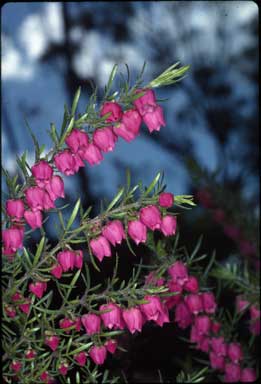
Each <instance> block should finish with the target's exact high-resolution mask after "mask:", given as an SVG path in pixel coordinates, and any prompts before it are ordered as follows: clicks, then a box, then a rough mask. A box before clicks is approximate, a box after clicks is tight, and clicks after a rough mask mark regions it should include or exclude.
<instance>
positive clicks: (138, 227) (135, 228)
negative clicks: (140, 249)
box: [128, 220, 147, 245]
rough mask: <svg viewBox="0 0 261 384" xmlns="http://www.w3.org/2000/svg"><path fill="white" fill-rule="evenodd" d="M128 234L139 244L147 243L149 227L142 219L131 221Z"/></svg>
mask: <svg viewBox="0 0 261 384" xmlns="http://www.w3.org/2000/svg"><path fill="white" fill-rule="evenodd" d="M128 234H129V236H130V237H131V239H132V240H133V241H134V242H135V243H136V244H137V245H138V244H139V243H145V242H146V240H147V227H146V225H144V224H143V223H142V222H141V221H140V220H133V221H129V223H128Z"/></svg>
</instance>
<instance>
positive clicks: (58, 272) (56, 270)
mask: <svg viewBox="0 0 261 384" xmlns="http://www.w3.org/2000/svg"><path fill="white" fill-rule="evenodd" d="M50 272H51V274H52V275H53V276H54V277H56V278H57V279H60V278H61V276H62V274H63V268H62V266H61V265H60V264H58V263H57V264H55V265H54V266H53V267H52V269H51V271H50Z"/></svg>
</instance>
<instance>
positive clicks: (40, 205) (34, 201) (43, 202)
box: [25, 187, 55, 211]
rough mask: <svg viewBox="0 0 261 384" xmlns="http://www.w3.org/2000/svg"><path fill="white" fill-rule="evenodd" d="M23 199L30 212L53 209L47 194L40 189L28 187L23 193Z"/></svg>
mask: <svg viewBox="0 0 261 384" xmlns="http://www.w3.org/2000/svg"><path fill="white" fill-rule="evenodd" d="M25 198H26V202H27V204H28V206H29V207H30V208H31V210H32V211H42V210H43V209H46V210H47V209H50V208H55V206H54V203H53V201H52V200H51V199H50V196H49V194H48V192H46V191H44V190H43V189H41V188H40V187H29V188H28V189H27V190H26V191H25Z"/></svg>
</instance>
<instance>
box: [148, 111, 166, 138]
mask: <svg viewBox="0 0 261 384" xmlns="http://www.w3.org/2000/svg"><path fill="white" fill-rule="evenodd" d="M143 121H144V123H145V124H146V125H147V127H148V128H149V131H150V133H151V132H153V131H159V130H160V128H161V126H163V127H165V126H166V122H165V119H164V115H163V108H162V107H160V106H159V105H157V106H156V108H155V109H154V111H153V112H147V113H146V114H145V115H144V116H143Z"/></svg>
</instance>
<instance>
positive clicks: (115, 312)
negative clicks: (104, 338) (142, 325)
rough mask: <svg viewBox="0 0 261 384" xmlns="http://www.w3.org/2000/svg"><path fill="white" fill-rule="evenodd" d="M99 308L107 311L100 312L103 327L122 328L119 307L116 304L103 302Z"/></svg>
mask: <svg viewBox="0 0 261 384" xmlns="http://www.w3.org/2000/svg"><path fill="white" fill-rule="evenodd" d="M99 310H100V311H108V312H104V313H101V314H100V316H101V318H102V321H103V324H104V326H105V327H107V328H109V329H118V328H121V329H122V320H121V309H120V307H119V306H118V305H117V304H114V303H109V304H103V305H101V306H100V308H99Z"/></svg>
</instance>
